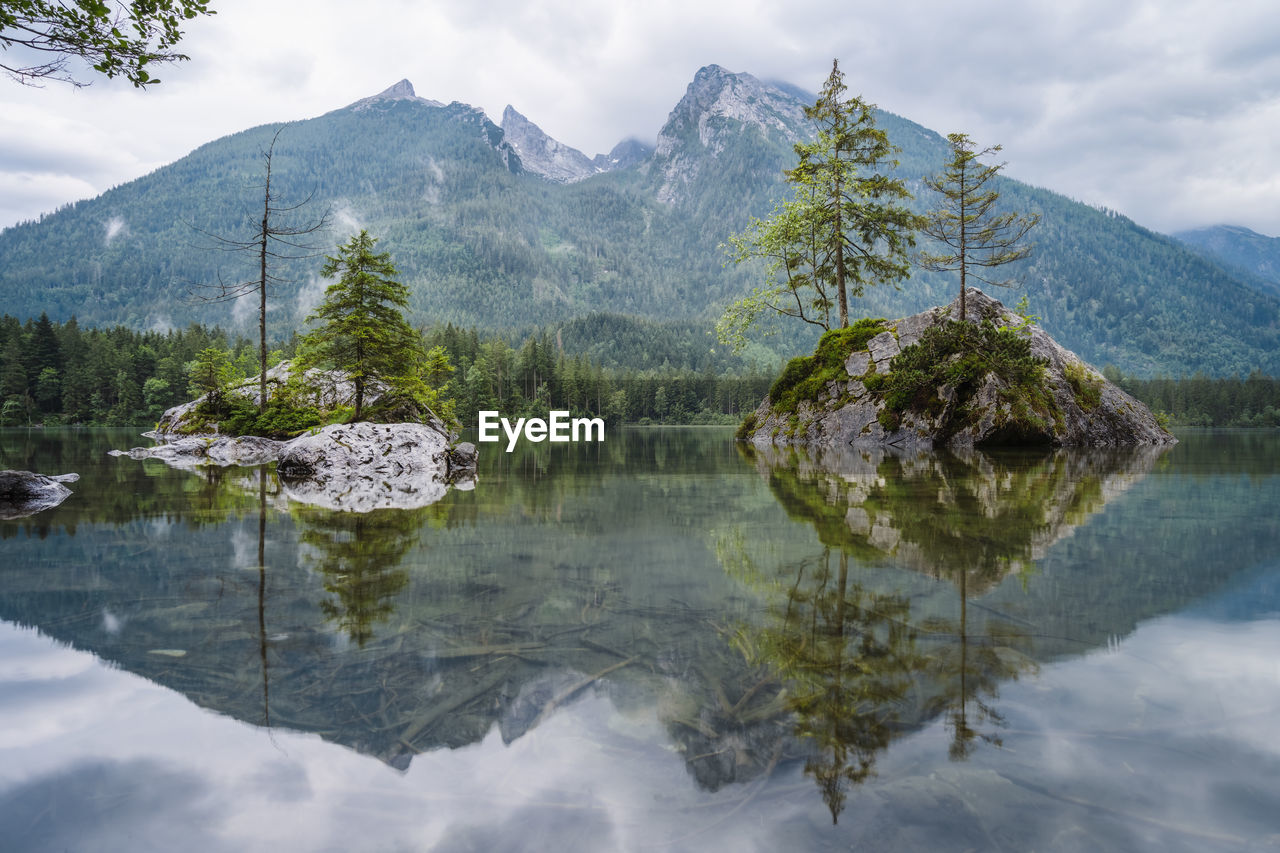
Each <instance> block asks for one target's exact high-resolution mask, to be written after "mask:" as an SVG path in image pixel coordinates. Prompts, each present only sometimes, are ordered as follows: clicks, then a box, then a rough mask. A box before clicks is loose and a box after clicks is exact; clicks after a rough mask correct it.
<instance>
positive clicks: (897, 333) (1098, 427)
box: [744, 290, 1176, 448]
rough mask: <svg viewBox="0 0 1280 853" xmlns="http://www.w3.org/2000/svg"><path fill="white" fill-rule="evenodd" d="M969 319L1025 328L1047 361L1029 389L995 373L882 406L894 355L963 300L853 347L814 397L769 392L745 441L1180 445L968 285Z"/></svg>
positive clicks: (1133, 404) (1040, 333)
mask: <svg viewBox="0 0 1280 853" xmlns="http://www.w3.org/2000/svg"><path fill="white" fill-rule="evenodd" d="M966 302H967V305H966V319H967V320H969V321H970V322H972V323H976V324H982V323H984V322H989V323H991V324H992V325H993V326H995V327H996V328H1009V327H1020V331H1018V334H1020V335H1023V336H1028V337H1029V341H1030V350H1031V355H1032V356H1033V357H1035V358H1037V359H1039V360H1040V361H1042V362H1043V364H1044V369H1043V375H1042V377H1041V378H1040V379H1039V380H1037V382H1036V383H1035V387H1034V388H1032V389H1030V390H1028V389H1027V388H1025V387H1023V386H1016V385H1014V384H1011V383H1010V382H1009V381H1007V380H1005V379H1003V378H1002V377H1001V376H1000V375H997V374H996V373H994V372H988V373H986V374H985V375H984V376H982V377H981V378H980V379H979V380H978V381H977V382H976V383H971V384H969V385H965V386H961V387H956V386H954V385H948V384H946V383H942V384H940V385H939V386H938V387H937V388H936V389H933V390H932V391H931V392H930V394H929V395H928V396H929V401H928V404H927V405H913V406H911V407H909V408H907V409H906V410H905V411H897V410H895V411H892V412H886V400H885V388H886V382H885V377H886V376H887V375H888V374H890V373H891V372H892V371H893V370H894V366H895V364H900V362H896V361H895V359H896V358H897V357H898V356H899V354H900V353H902V352H903V351H904V350H906V349H908V348H909V347H911V346H912V345H914V344H917V343H919V342H920V341H921V339H922V337H924V336H925V333H926V332H927V331H928V330H930V329H932V328H936V327H942V326H944V325H945V324H947V323H949V322H951V321H953V320H955V319H958V318H959V311H960V308H959V299H957V300H956V301H955V302H953V303H951V304H950V305H947V306H943V307H937V308H932V309H930V310H928V311H923V312H921V313H919V314H915V315H912V316H910V317H904V318H902V319H899V320H895V321H892V322H889V323H887V324H885V325H886V327H885V328H884V330H883V331H880V332H879V333H878V334H875V335H874V336H873V337H871V338H870V339H869V340H867V341H866V345H865V346H861V347H858V348H856V349H855V350H854V351H853V352H850V353H849V354H848V356H847V357H846V358H845V359H844V361H843V369H842V370H841V369H837V370H835V371H834V375H830V374H824V377H825V378H826V381H824V382H823V383H822V384H821V387H818V388H816V393H815V394H814V396H813V399H801V400H799V401H798V402H796V401H795V400H793V401H791V404H789V405H787V406H785V407H784V406H779V405H775V402H774V401H773V400H771V399H770V398H768V397H766V398H765V400H764V401H763V402H762V403H761V404H760V407H759V408H758V409H757V410H756V412H755V413H754V414H753V415H751V416H749V417H748V422H747V425H746V428H745V430H744V437H745V438H746V439H747V440H749V441H751V442H752V443H753V444H756V445H770V444H772V445H803V446H809V447H835V446H853V447H867V446H893V447H926V448H927V447H941V446H948V447H952V448H964V447H983V446H987V447H991V446H1001V445H1049V446H1060V447H1062V446H1067V447H1119V446H1133V445H1162V444H1172V443H1174V442H1175V441H1176V439H1174V437H1173V436H1172V435H1171V434H1170V433H1169V431H1168V430H1166V429H1165V428H1164V427H1163V426H1161V425H1160V423H1159V422H1158V421H1157V420H1156V418H1155V417H1154V416H1153V415H1152V414H1151V411H1150V410H1149V409H1148V408H1147V407H1146V406H1145V405H1143V404H1142V403H1141V402H1139V401H1138V400H1136V399H1134V398H1133V397H1131V396H1129V395H1128V394H1126V393H1125V392H1124V391H1121V390H1120V389H1119V388H1118V387H1116V386H1115V385H1114V384H1113V383H1111V382H1109V381H1107V379H1106V378H1105V377H1103V375H1102V374H1101V373H1099V372H1098V371H1097V370H1095V369H1094V368H1092V367H1090V366H1089V365H1088V364H1085V363H1084V362H1083V361H1082V360H1081V359H1080V358H1079V357H1078V356H1076V355H1075V354H1074V353H1072V352H1070V351H1069V350H1067V349H1065V348H1063V347H1062V346H1061V345H1059V344H1058V343H1057V342H1056V341H1054V340H1053V339H1052V338H1051V337H1049V335H1048V334H1047V333H1046V332H1045V331H1044V330H1043V329H1041V328H1040V327H1039V326H1036V325H1028V324H1026V322H1025V321H1024V320H1023V318H1022V317H1020V316H1019V315H1017V314H1014V313H1013V312H1012V311H1009V310H1008V309H1007V308H1005V307H1004V306H1003V305H1001V304H1000V302H998V301H997V300H995V299H992V298H990V297H989V296H987V295H985V294H983V293H982V292H981V291H977V290H968V291H966Z"/></svg>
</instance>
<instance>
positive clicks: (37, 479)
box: [0, 471, 80, 520]
mask: <svg viewBox="0 0 1280 853" xmlns="http://www.w3.org/2000/svg"><path fill="white" fill-rule="evenodd" d="M79 479H80V475H79V474H60V475H57V476H53V477H50V476H46V475H44V474H36V473H33V472H31V471H0V519H5V520H8V519H14V518H26V517H27V516H30V515H35V514H36V513H38V512H43V511H45V510H46V509H52V508H53V507H55V506H57V505H58V504H60V503H62V502H63V501H65V500H66V499H67V496H68V495H70V494H71V490H70V489H68V488H67V487H66V485H65V484H66V483H74V482H75V481H76V480H79Z"/></svg>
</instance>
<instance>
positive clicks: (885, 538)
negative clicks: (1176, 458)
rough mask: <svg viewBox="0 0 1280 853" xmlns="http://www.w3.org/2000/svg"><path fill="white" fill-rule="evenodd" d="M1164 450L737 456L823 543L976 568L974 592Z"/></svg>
mask: <svg viewBox="0 0 1280 853" xmlns="http://www.w3.org/2000/svg"><path fill="white" fill-rule="evenodd" d="M1164 450H1165V448H1163V447H1153V446H1139V447H1133V448H1096V449H1089V450H1084V449H1065V448H1059V449H1058V450H1054V451H1045V452H1043V453H1036V454H1032V455H1028V454H1027V453H1025V452H1024V453H1018V454H1009V453H1005V454H994V453H990V454H989V453H984V452H981V451H977V450H973V449H968V450H962V451H957V452H951V451H938V452H934V451H928V450H897V449H894V448H880V447H875V448H842V447H841V448H821V449H816V450H814V451H806V450H803V449H795V448H775V447H769V446H765V447H758V448H754V449H752V450H749V451H747V452H748V453H749V455H751V456H752V457H753V458H754V460H755V463H756V467H757V468H758V469H759V470H760V472H761V474H762V475H763V476H764V477H766V478H767V479H768V481H769V484H770V487H771V489H772V490H773V492H774V494H775V495H776V496H777V497H778V499H779V500H780V501H781V502H782V503H783V505H784V507H785V508H786V509H787V511H788V512H789V513H790V514H791V515H793V516H795V517H799V518H804V519H806V520H808V521H810V522H811V523H813V524H814V526H815V527H816V528H817V529H818V531H819V538H820V539H821V540H822V542H823V543H824V544H826V545H828V546H831V547H837V548H841V549H843V550H849V551H852V552H855V553H858V552H861V553H863V554H864V555H865V556H867V557H870V558H873V559H874V558H875V557H876V556H877V555H879V556H880V557H889V558H892V559H893V560H894V561H895V562H896V563H898V564H899V565H903V566H906V567H909V568H912V569H915V570H917V571H922V572H925V573H927V574H930V575H933V576H935V577H945V576H948V575H949V574H950V573H952V572H954V571H963V572H967V573H974V572H977V573H978V574H980V575H981V577H975V578H972V580H973V582H975V583H976V584H977V586H976V587H973V589H974V591H975V592H978V591H980V590H981V589H982V588H985V587H989V586H990V585H991V584H994V583H995V582H998V581H999V579H1000V578H1002V577H1004V576H1005V575H1007V574H1016V573H1018V572H1020V571H1022V570H1023V569H1024V568H1026V567H1028V566H1029V565H1030V564H1031V563H1032V562H1034V561H1036V560H1039V559H1041V558H1043V557H1044V555H1045V553H1046V552H1047V551H1048V549H1049V548H1050V547H1051V546H1052V545H1053V544H1054V543H1056V542H1058V541H1060V540H1061V539H1063V538H1064V537H1066V536H1069V535H1070V534H1071V533H1072V531H1074V530H1075V528H1076V527H1078V526H1079V525H1080V524H1082V523H1084V522H1085V521H1086V520H1087V519H1088V518H1090V517H1091V516H1092V515H1094V514H1095V513H1097V512H1099V511H1100V510H1101V509H1102V508H1103V506H1104V505H1105V504H1106V502H1107V501H1108V500H1111V499H1113V498H1115V497H1117V496H1118V495H1120V494H1123V493H1124V492H1125V491H1127V490H1128V489H1129V488H1131V487H1132V486H1133V485H1134V484H1135V483H1137V482H1138V481H1140V480H1141V479H1142V478H1143V477H1145V476H1146V474H1147V473H1148V472H1149V471H1150V470H1151V468H1152V467H1153V465H1154V464H1155V461H1156V459H1157V458H1159V456H1160V455H1161V454H1162V453H1163V452H1164Z"/></svg>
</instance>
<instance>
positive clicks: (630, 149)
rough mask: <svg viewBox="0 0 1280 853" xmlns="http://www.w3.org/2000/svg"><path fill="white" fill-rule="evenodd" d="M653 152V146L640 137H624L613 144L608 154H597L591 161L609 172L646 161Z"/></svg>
mask: <svg viewBox="0 0 1280 853" xmlns="http://www.w3.org/2000/svg"><path fill="white" fill-rule="evenodd" d="M652 153H653V146H652V145H650V144H648V143H647V142H641V141H640V140H639V139H624V140H622V141H621V142H619V143H618V144H617V145H615V146H613V150H612V151H610V152H609V153H608V154H597V155H596V156H595V158H594V159H593V160H592V161H591V162H593V163H595V164H596V166H597V167H599V168H600V169H601V170H602V171H605V172H608V171H611V170H613V169H625V168H627V167H629V166H634V165H635V164H636V163H641V162H644V160H646V159H647V158H648V157H649V155H650V154H652Z"/></svg>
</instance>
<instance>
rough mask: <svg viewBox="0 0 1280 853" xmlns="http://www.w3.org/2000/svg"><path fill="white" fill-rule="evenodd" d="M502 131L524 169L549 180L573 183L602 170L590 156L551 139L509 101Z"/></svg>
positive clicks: (504, 111)
mask: <svg viewBox="0 0 1280 853" xmlns="http://www.w3.org/2000/svg"><path fill="white" fill-rule="evenodd" d="M502 133H503V135H504V136H505V138H506V140H507V142H509V143H510V144H511V147H512V148H514V149H515V151H516V153H517V154H519V155H520V163H521V164H522V165H523V166H524V168H525V170H526V171H529V172H533V173H535V174H538V175H542V176H543V177H544V178H546V179H547V180H549V181H555V182H556V183H558V184H572V183H574V182H575V181H580V180H582V179H583V178H587V177H590V176H591V175H594V174H596V173H597V172H599V171H600V169H599V168H597V166H596V165H595V164H594V163H592V162H591V160H590V159H589V158H588V157H587V155H585V154H583V153H582V152H581V151H579V150H578V149H576V148H573V147H570V146H568V145H565V144H564V143H563V142H558V141H556V140H555V139H552V138H551V137H550V136H548V135H547V134H546V133H545V132H543V130H542V128H540V127H538V126H537V125H536V124H534V123H533V122H531V121H529V120H528V119H527V118H525V117H524V116H523V115H521V114H520V113H519V112H517V111H516V109H515V107H513V106H511V105H510V104H507V108H506V109H505V110H503V111H502Z"/></svg>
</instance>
